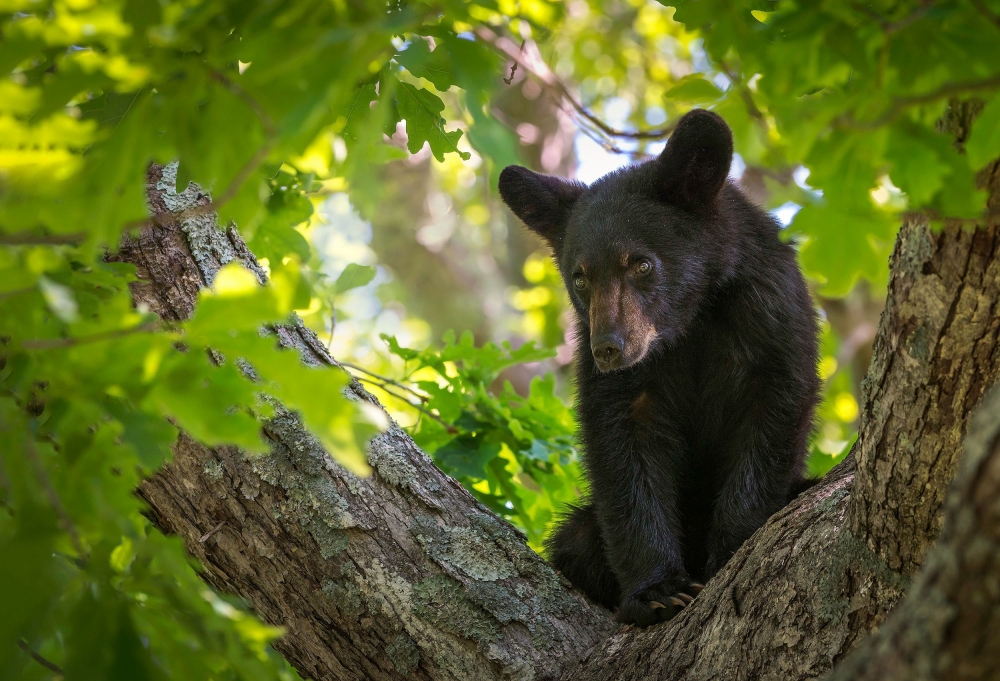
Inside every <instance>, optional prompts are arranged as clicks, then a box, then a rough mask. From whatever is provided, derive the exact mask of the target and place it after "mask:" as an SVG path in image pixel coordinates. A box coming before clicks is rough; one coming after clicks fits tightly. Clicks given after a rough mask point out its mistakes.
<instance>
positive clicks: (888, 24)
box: [851, 0, 976, 35]
mask: <svg viewBox="0 0 1000 681" xmlns="http://www.w3.org/2000/svg"><path fill="white" fill-rule="evenodd" d="M934 2H935V0H923V2H921V3H920V5H918V6H917V8H916V9H915V10H913V11H912V12H910V13H909V14H908V15H906V16H905V17H903V18H902V19H898V20H896V21H891V20H889V19H886V18H885V17H884V16H882V15H881V14H879V13H878V12H876V11H875V10H873V9H871V8H870V7H867V6H866V5H865V4H864V3H861V2H853V3H851V7H853V8H854V9H856V10H858V11H859V12H861V13H862V14H865V15H867V16H869V17H870V18H872V19H874V20H875V21H876V22H878V25H879V26H880V27H881V28H882V31H884V32H885V34H886V35H892V34H893V33H896V32H898V31H902V30H903V29H904V28H906V27H907V26H909V25H910V24H913V23H914V22H916V21H919V20H920V19H921V18H922V17H923V16H924V15H925V14H927V12H928V11H929V10H930V9H931V8H932V7H933V6H934ZM975 2H976V0H973V3H975Z"/></svg>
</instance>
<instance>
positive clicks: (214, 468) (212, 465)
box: [202, 459, 226, 482]
mask: <svg viewBox="0 0 1000 681" xmlns="http://www.w3.org/2000/svg"><path fill="white" fill-rule="evenodd" d="M202 471H203V472H204V473H205V477H206V478H208V479H209V480H211V481H212V482H218V481H219V480H222V477H223V475H225V472H226V469H225V468H223V467H222V463H221V462H219V460H218V459H210V460H208V461H206V462H205V465H204V467H203V468H202Z"/></svg>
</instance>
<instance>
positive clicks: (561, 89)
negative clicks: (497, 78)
mask: <svg viewBox="0 0 1000 681" xmlns="http://www.w3.org/2000/svg"><path fill="white" fill-rule="evenodd" d="M476 36H477V37H478V38H479V39H480V40H482V41H483V42H484V43H486V44H487V45H489V46H490V47H492V48H493V49H494V50H496V51H497V52H498V53H500V54H501V55H503V56H504V57H506V58H507V59H509V60H510V61H512V62H513V63H514V64H515V65H516V66H519V67H520V68H521V69H523V70H524V71H525V73H528V74H531V76H532V77H534V78H535V79H536V80H537V81H538V82H540V83H541V84H542V85H544V86H545V87H547V88H548V89H550V90H551V91H552V92H553V93H555V95H556V97H557V100H558V101H561V102H565V103H566V104H568V105H569V108H570V112H569V113H571V115H574V116H575V117H576V118H577V119H578V121H579V120H582V121H583V124H582V125H581V128H583V129H585V131H586V129H587V128H590V129H593V130H596V131H599V132H600V133H601V134H602V135H604V136H606V137H608V138H619V139H632V140H660V139H664V138H666V137H669V136H670V133H672V132H673V131H674V128H675V127H676V126H677V122H676V121H671V122H670V123H668V124H667V125H665V126H663V127H661V128H657V129H654V130H619V129H618V128H614V127H612V126H610V125H608V124H607V123H605V122H604V121H603V120H602V119H601V118H600V117H599V116H597V115H595V114H594V113H592V112H591V111H589V110H588V109H587V108H586V107H585V106H583V104H581V103H580V102H579V101H578V100H577V98H576V97H575V96H574V95H573V93H572V92H570V89H569V88H568V87H567V86H566V84H565V83H563V82H562V80H560V79H559V78H558V77H557V76H556V75H555V74H554V73H553V72H552V70H551V69H549V67H548V65H547V64H546V63H545V61H544V60H543V59H542V58H541V55H539V54H538V47H537V45H535V43H534V41H531V40H526V41H524V42H523V43H522V45H521V47H520V48H518V47H517V46H516V45H515V44H514V42H513V41H512V40H511V39H510V38H507V37H504V36H498V35H497V34H496V33H494V32H493V31H492V30H490V29H489V28H487V27H485V26H480V27H479V28H477V29H476ZM511 73H512V74H513V71H511ZM601 143H602V144H606V146H610V150H612V151H615V152H617V153H624V152H623V151H622V150H621V149H618V148H617V147H615V146H614V145H613V144H611V143H610V142H607V141H606V140H605V142H601Z"/></svg>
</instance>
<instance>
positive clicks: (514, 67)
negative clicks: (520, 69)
mask: <svg viewBox="0 0 1000 681" xmlns="http://www.w3.org/2000/svg"><path fill="white" fill-rule="evenodd" d="M516 71H517V62H514V63H513V64H511V66H510V77H509V78H501V80H502V81H503V82H505V83H506V84H507V85H510V84H511V83H513V82H514V73H515V72H516Z"/></svg>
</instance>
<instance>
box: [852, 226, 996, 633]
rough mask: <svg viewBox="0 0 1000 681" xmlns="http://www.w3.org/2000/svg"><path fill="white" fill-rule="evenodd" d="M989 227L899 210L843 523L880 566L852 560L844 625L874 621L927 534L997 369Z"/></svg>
mask: <svg viewBox="0 0 1000 681" xmlns="http://www.w3.org/2000/svg"><path fill="white" fill-rule="evenodd" d="M998 300H1000V240H998V239H997V230H996V227H995V226H993V227H990V228H986V229H976V230H967V229H962V228H961V227H958V226H951V227H948V228H946V229H945V230H944V231H943V232H941V233H938V234H935V233H933V232H931V231H930V230H929V229H928V228H927V226H926V224H925V223H924V221H923V220H922V219H921V218H920V217H919V216H912V217H910V218H908V219H907V221H906V224H905V225H904V227H903V231H902V234H901V238H900V240H899V241H898V246H897V249H896V254H895V256H894V259H893V278H892V281H891V283H890V287H889V296H888V299H887V303H886V310H885V313H884V314H883V317H882V320H883V322H882V328H881V329H880V333H879V334H878V336H877V338H876V341H875V343H876V344H875V353H874V358H873V361H872V363H871V366H870V367H869V371H868V376H867V378H866V381H865V386H864V401H863V403H862V413H864V415H865V417H864V419H863V421H862V426H861V432H860V437H859V446H858V447H857V449H856V450H855V451H856V455H857V462H858V465H857V475H856V477H855V481H854V488H853V490H852V493H851V501H850V504H849V505H848V513H847V518H848V523H847V527H848V530H847V531H849V532H850V533H851V534H852V535H853V537H854V538H855V540H856V541H858V542H860V543H861V544H863V545H864V546H865V548H866V550H867V551H868V552H870V553H871V555H872V556H874V557H875V559H876V560H877V561H878V564H879V566H880V568H881V569H880V570H878V571H875V572H870V573H869V574H867V575H866V574H863V573H861V572H860V571H858V570H855V569H853V568H852V570H851V572H852V581H853V582H854V583H853V584H852V587H853V590H854V592H855V593H856V594H858V595H859V596H861V597H862V598H864V597H865V596H866V595H867V599H868V602H867V603H865V605H864V606H863V608H859V609H858V610H856V611H855V612H854V613H853V614H852V618H853V619H854V620H855V621H854V623H853V625H852V629H853V630H854V633H855V635H856V636H857V635H863V634H864V633H867V631H869V630H870V629H871V628H872V627H873V626H876V625H877V624H879V623H880V622H881V621H882V619H883V618H884V616H885V614H886V613H887V612H888V610H889V609H890V608H891V607H892V605H893V604H894V603H895V602H896V600H897V599H898V598H899V596H900V595H901V594H902V589H903V588H904V586H905V584H906V583H907V582H908V581H909V578H910V577H911V576H912V574H913V573H914V572H915V571H916V569H917V568H918V567H919V566H920V564H921V561H922V558H923V556H924V554H925V553H926V551H927V549H928V548H929V547H930V546H931V544H932V543H933V542H934V540H935V539H936V537H937V533H938V530H939V529H940V525H941V509H942V506H943V503H944V495H945V491H946V489H947V487H946V486H945V485H943V484H942V481H948V480H950V479H952V478H953V477H954V473H955V470H956V467H957V465H958V461H959V458H960V455H961V453H962V438H963V436H964V435H965V430H966V427H967V422H968V415H969V413H970V412H971V410H972V408H973V407H974V406H975V405H976V404H977V403H978V402H979V400H980V399H981V397H982V395H983V392H984V391H985V390H986V389H987V388H989V387H990V386H991V385H992V384H993V383H994V382H995V381H996V379H997V375H998V370H1000V354H998V352H997V334H998V333H1000V318H998V317H997V314H996V313H997V303H998Z"/></svg>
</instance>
